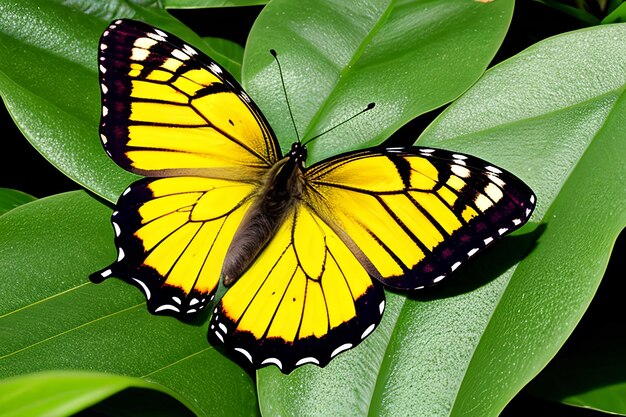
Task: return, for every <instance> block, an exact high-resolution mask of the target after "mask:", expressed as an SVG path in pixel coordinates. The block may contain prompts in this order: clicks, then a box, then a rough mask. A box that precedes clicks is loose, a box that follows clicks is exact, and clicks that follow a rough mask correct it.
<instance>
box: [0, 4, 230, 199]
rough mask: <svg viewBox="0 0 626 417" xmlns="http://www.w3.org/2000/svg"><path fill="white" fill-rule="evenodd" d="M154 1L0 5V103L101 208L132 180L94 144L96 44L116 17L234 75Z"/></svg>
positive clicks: (96, 140) (219, 57)
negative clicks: (187, 46)
mask: <svg viewBox="0 0 626 417" xmlns="http://www.w3.org/2000/svg"><path fill="white" fill-rule="evenodd" d="M158 5H159V2H158V1H157V0H143V1H141V0H135V1H132V0H111V1H106V2H103V1H96V0H70V1H61V0H21V1H19V2H16V1H9V0H0V96H2V98H3V100H4V102H5V104H6V106H7V108H8V109H9V112H10V113H11V115H12V116H13V118H14V120H15V122H16V123H17V125H18V126H19V127H20V129H21V130H22V132H23V133H24V135H25V136H26V138H27V139H28V140H29V141H30V142H31V144H32V145H33V146H34V147H35V148H36V149H37V150H38V151H39V152H41V153H42V154H43V155H44V156H45V157H46V158H47V159H48V160H49V161H50V162H51V163H52V164H54V165H55V166H56V167H57V168H59V170H61V171H62V172H64V173H65V174H66V175H68V176H69V177H71V178H72V179H74V180H75V181H76V182H78V183H79V184H81V185H83V186H85V187H86V188H88V189H90V190H92V191H94V192H96V193H97V194H99V195H101V196H103V197H104V198H106V199H108V200H109V201H115V200H116V199H117V197H118V195H119V193H120V192H121V191H122V190H123V189H124V188H126V186H127V185H128V184H129V183H130V182H131V181H132V180H133V179H135V178H136V176H134V175H132V174H130V173H128V172H126V171H124V170H121V169H119V168H118V167H117V166H116V165H115V164H114V163H113V162H112V161H111V160H110V158H109V157H108V156H107V155H106V153H105V152H104V150H103V149H102V145H101V144H100V142H99V137H98V124H99V118H100V92H99V86H98V72H97V68H98V67H97V59H96V57H97V49H98V39H99V38H100V35H101V34H102V31H103V30H104V29H105V28H106V27H107V25H108V24H109V23H110V21H111V20H112V19H114V18H119V17H130V18H135V19H140V20H145V21H147V22H148V23H151V24H153V25H155V26H158V27H161V28H163V29H165V30H168V31H170V32H173V33H175V34H177V35H179V36H184V37H185V39H187V40H189V42H193V44H194V45H196V46H197V47H198V48H200V49H202V50H203V51H205V52H206V53H208V54H209V55H211V56H212V57H213V58H215V59H216V60H217V61H219V62H220V63H221V64H222V65H224V66H225V67H226V68H227V69H228V70H230V71H231V72H232V73H233V74H234V75H235V76H237V77H238V76H239V73H240V68H241V66H240V65H239V64H238V63H236V62H234V61H231V60H229V59H227V58H225V57H223V56H222V55H220V54H219V53H217V52H215V51H213V50H212V49H210V48H209V47H208V46H207V44H205V42H204V41H203V40H202V38H200V37H199V36H197V35H195V34H194V33H193V32H192V31H191V30H190V29H189V28H187V27H186V26H184V25H182V24H181V23H180V22H178V21H177V20H175V19H174V18H173V17H172V16H171V15H169V14H168V13H167V12H166V11H165V10H164V9H161V8H159V7H158Z"/></svg>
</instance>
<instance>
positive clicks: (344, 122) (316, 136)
mask: <svg viewBox="0 0 626 417" xmlns="http://www.w3.org/2000/svg"><path fill="white" fill-rule="evenodd" d="M375 105H376V104H375V103H370V104H368V105H367V107H365V108H364V109H363V110H361V111H360V112H358V113H357V114H355V115H353V116H351V117H348V118H347V119H346V120H344V121H343V122H341V123H338V124H336V125H335V126H333V127H331V128H330V129H328V130H325V131H323V132H322V133H320V134H319V135H315V136H313V137H312V138H311V139H309V140H307V141H306V142H304V143H303V145H306V144H307V143H309V142H311V141H313V140H315V139H317V138H319V137H320V136H322V135H325V134H327V133H328V132H330V131H331V130H334V129H337V128H338V127H339V126H341V125H343V124H346V123H348V122H349V121H350V120H352V119H354V118H355V117H357V116H360V115H362V114H363V113H365V112H366V111H369V110H372V109H373V108H374V106H375Z"/></svg>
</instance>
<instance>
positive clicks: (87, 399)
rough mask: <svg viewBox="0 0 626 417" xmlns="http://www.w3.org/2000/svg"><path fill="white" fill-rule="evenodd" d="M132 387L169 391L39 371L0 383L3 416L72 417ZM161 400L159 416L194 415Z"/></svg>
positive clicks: (114, 378) (136, 382)
mask: <svg viewBox="0 0 626 417" xmlns="http://www.w3.org/2000/svg"><path fill="white" fill-rule="evenodd" d="M128 388H142V389H150V390H157V391H164V392H165V393H167V392H168V390H167V389H164V388H163V387H162V386H161V385H159V384H152V383H148V382H145V381H143V380H141V379H138V378H129V377H124V376H119V375H108V374H102V373H94V372H80V371H49V372H38V373H35V374H28V375H22V376H17V377H13V378H7V379H4V380H2V381H0V416H2V417H30V416H32V417H40V416H46V417H62V416H72V415H74V414H76V413H77V412H78V411H82V410H85V409H86V408H88V407H90V406H93V405H95V404H97V403H99V402H101V401H103V400H106V399H107V398H109V397H110V396H112V395H115V394H118V393H120V392H121V391H123V390H125V389H128ZM138 392H141V391H135V392H134V395H135V396H138ZM160 400H161V401H160V404H159V405H160V407H159V410H158V411H160V412H164V414H159V415H175V416H187V415H191V413H190V412H189V411H187V410H186V409H185V408H184V407H183V406H182V405H178V407H176V406H175V405H172V404H170V403H168V402H166V401H164V399H163V398H160ZM174 404H176V403H175V402H174ZM168 406H169V408H168ZM143 407H144V408H148V407H149V404H143ZM152 411H153V412H152V414H150V415H151V417H155V414H154V411H155V410H152ZM167 413H169V414H167ZM145 415H146V416H148V414H145ZM137 416H138V415H137Z"/></svg>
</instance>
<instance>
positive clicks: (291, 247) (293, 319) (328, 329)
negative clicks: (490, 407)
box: [209, 205, 385, 373]
mask: <svg viewBox="0 0 626 417" xmlns="http://www.w3.org/2000/svg"><path fill="white" fill-rule="evenodd" d="M384 306H385V297H384V292H383V290H382V287H381V286H380V284H379V283H378V282H375V281H373V280H372V279H371V277H370V276H369V274H368V273H367V271H366V270H365V268H363V266H362V265H360V263H359V262H358V260H357V259H356V257H355V256H354V255H353V254H352V253H351V252H350V250H349V249H348V248H347V247H346V245H345V244H344V243H343V242H342V241H341V239H339V237H338V236H337V235H336V233H334V232H333V231H332V229H331V228H330V227H329V226H328V225H327V224H325V223H324V222H323V221H322V220H321V219H320V218H319V217H318V216H317V215H316V214H315V212H314V211H312V210H310V209H308V208H307V207H305V206H304V205H297V206H296V207H294V208H293V210H292V211H291V212H290V213H289V215H288V217H287V219H286V220H285V222H284V223H283V224H282V226H281V227H280V229H279V230H278V231H277V233H276V235H275V236H274V238H273V239H272V240H271V241H270V243H269V244H268V246H267V247H266V248H265V250H264V252H263V253H262V255H261V256H260V257H259V258H257V260H256V261H255V262H254V263H253V264H252V266H251V267H250V268H249V269H248V270H247V271H246V272H245V273H244V274H243V276H242V277H241V278H240V279H239V280H238V281H237V282H236V283H235V284H234V285H233V286H232V287H231V288H230V289H229V290H228V291H227V292H226V294H225V295H224V296H223V297H222V299H221V301H220V303H219V304H218V306H217V307H216V308H215V312H214V314H213V317H212V319H211V323H210V326H209V339H210V340H212V341H214V342H219V343H223V344H224V345H225V346H226V347H227V348H229V349H230V350H232V351H234V352H237V353H235V355H238V356H239V358H240V359H243V360H244V362H248V364H252V365H253V366H254V367H256V368H258V367H261V366H266V365H270V364H274V365H276V366H278V367H279V368H280V369H281V371H282V372H284V373H289V372H291V371H292V370H293V369H294V368H295V367H298V366H300V365H304V364H306V363H314V364H316V365H318V366H325V365H326V364H327V363H328V362H329V361H330V360H331V359H332V358H333V357H335V356H336V355H338V354H339V353H341V352H343V351H345V350H348V349H350V348H352V347H355V346H356V345H358V344H359V343H360V342H361V341H362V340H363V339H365V338H366V337H367V336H368V335H369V334H370V333H371V332H372V331H373V330H374V328H375V327H376V326H377V325H378V323H379V322H380V319H381V316H382V314H383V310H384Z"/></svg>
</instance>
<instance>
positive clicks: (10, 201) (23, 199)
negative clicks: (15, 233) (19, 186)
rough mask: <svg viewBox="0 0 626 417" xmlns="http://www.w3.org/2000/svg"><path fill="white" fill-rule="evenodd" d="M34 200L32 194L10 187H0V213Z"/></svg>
mask: <svg viewBox="0 0 626 417" xmlns="http://www.w3.org/2000/svg"><path fill="white" fill-rule="evenodd" d="M34 200H36V198H35V197H33V196H32V195H29V194H26V193H23V192H21V191H18V190H12V189H10V188H0V215H1V214H4V213H6V212H7V211H9V210H12V209H14V208H15V207H17V206H21V205H22V204H25V203H28V202H31V201H34Z"/></svg>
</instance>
